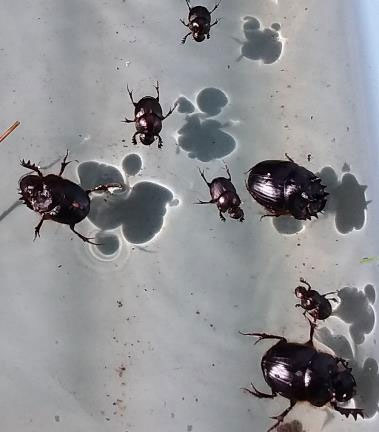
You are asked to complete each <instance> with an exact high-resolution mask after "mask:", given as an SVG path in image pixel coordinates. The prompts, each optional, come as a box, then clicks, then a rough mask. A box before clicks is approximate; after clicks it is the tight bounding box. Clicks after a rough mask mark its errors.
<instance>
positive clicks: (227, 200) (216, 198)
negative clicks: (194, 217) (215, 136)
mask: <svg viewBox="0 0 379 432" xmlns="http://www.w3.org/2000/svg"><path fill="white" fill-rule="evenodd" d="M225 169H226V172H227V173H228V178H225V177H217V178H215V179H213V180H212V182H211V183H209V182H208V180H207V179H206V178H205V175H204V171H201V170H200V169H199V171H200V175H201V177H202V178H203V179H204V181H205V183H206V184H207V185H208V187H209V192H210V194H211V198H212V199H211V200H210V201H200V200H199V201H198V202H197V203H196V204H217V208H218V210H219V214H220V219H221V220H222V221H223V222H225V217H224V215H223V213H225V212H228V215H229V216H230V217H231V218H233V219H239V220H240V221H241V222H243V220H244V213H243V210H242V209H241V207H240V205H241V200H240V197H239V196H238V195H237V191H236V188H235V187H234V185H233V183H232V177H231V175H230V171H229V168H228V167H227V165H225Z"/></svg>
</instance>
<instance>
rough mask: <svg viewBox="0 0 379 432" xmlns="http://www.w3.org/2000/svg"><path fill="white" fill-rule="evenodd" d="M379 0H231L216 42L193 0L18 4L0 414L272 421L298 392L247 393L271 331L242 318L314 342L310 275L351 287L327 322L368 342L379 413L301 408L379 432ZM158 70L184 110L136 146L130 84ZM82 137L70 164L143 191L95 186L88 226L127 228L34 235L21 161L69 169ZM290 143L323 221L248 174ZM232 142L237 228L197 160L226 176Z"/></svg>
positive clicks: (5, 422)
mask: <svg viewBox="0 0 379 432" xmlns="http://www.w3.org/2000/svg"><path fill="white" fill-rule="evenodd" d="M375 3H376V2H370V1H364V0H361V1H359V2H357V1H356V0H345V1H342V0H341V1H337V0H335V1H328V0H321V1H320V0H301V1H300V0H297V1H293V0H278V1H277V2H274V1H270V0H255V1H250V0H238V1H235V0H233V1H232V0H223V2H222V3H221V5H220V7H219V8H218V9H217V10H216V11H215V12H214V17H215V18H216V17H222V20H221V21H220V22H219V24H217V25H216V26H214V27H212V31H211V38H210V39H209V40H208V41H204V42H203V43H201V44H199V43H196V42H194V41H193V40H192V39H191V38H188V40H187V43H186V44H185V45H184V46H182V45H181V44H180V41H181V39H182V37H183V36H184V35H185V33H186V28H185V27H184V26H183V25H182V24H181V23H180V22H179V18H186V16H187V14H188V10H187V7H186V4H185V2H184V0H183V1H181V0H165V1H164V2H162V1H153V0H138V1H137V0H134V1H132V0H124V1H121V0H117V1H99V0H80V1H79V0H77V1H74V0H64V1H48V0H45V1H41V0H33V1H31V0H23V1H21V0H9V1H6V2H4V4H3V5H2V7H1V13H0V29H1V40H0V59H1V67H0V89H1V91H0V94H1V114H0V129H1V130H4V129H6V128H7V127H8V126H9V125H10V124H11V123H13V122H14V121H15V120H20V121H21V126H19V127H18V128H17V129H16V130H15V131H14V132H13V134H12V135H10V136H9V137H8V138H7V139H6V140H5V141H4V142H3V143H2V144H1V145H0V146H1V147H0V149H1V154H2V157H1V162H0V163H1V186H0V190H1V209H0V213H1V214H0V222H1V223H0V242H1V245H2V251H1V258H0V263H1V275H2V277H1V291H0V292H1V301H0V340H1V341H2V348H1V354H0V365H1V368H0V388H1V392H0V407H1V409H0V413H1V421H0V424H1V430H2V432H15V431H17V432H32V431H36V432H37V431H38V432H40V431H64V432H88V431H89V430H91V431H93V432H100V431H101V432H104V431H112V432H116V431H119V432H147V431H159V432H163V431H165V432H179V431H183V432H191V431H192V432H230V431H231V430H235V431H239V432H251V431H257V432H258V431H264V430H267V429H268V428H269V427H270V426H271V424H272V421H271V420H270V419H269V417H270V416H273V415H276V414H278V413H279V412H281V411H282V410H283V409H284V408H285V407H286V406H287V404H288V401H286V400H285V399H283V398H277V399H276V400H274V401H266V400H263V401H262V400H256V399H254V398H252V397H250V396H249V395H247V394H246V393H244V392H243V391H241V387H244V386H248V385H249V383H250V382H251V381H252V382H254V384H255V385H256V386H257V387H259V388H260V389H261V390H262V391H266V390H267V386H266V384H265V383H264V380H263V377H262V374H261V370H260V358H261V356H262V355H263V353H264V352H265V350H266V349H268V347H269V346H270V344H269V342H265V343H261V344H259V345H256V346H254V345H253V343H252V341H251V340H250V339H249V338H247V337H243V336H241V335H239V334H238V331H239V330H245V331H247V330H255V331H266V332H270V333H274V334H283V335H285V336H286V337H288V338H289V339H291V340H298V341H305V340H306V339H307V337H308V327H307V325H306V321H305V320H304V319H303V317H302V315H301V313H300V311H299V310H296V309H295V308H294V303H295V297H294V295H293V290H294V288H295V287H296V285H297V284H298V280H299V277H300V276H303V277H304V278H305V279H307V280H308V281H309V282H310V283H311V284H312V286H313V287H314V288H315V289H318V290H319V291H320V292H328V291H334V290H336V289H342V288H344V287H348V288H347V289H345V290H344V291H342V293H341V295H342V296H344V297H342V300H341V306H340V307H339V308H340V309H339V313H338V315H339V316H336V317H332V318H330V319H329V320H328V321H327V322H326V323H325V325H326V329H321V330H320V331H319V332H318V333H317V338H318V339H319V340H322V341H323V342H325V343H326V345H328V346H329V347H330V348H332V349H335V350H336V352H337V353H338V354H340V355H345V356H347V357H348V356H350V357H351V356H353V357H354V359H355V360H354V361H353V365H354V373H355V375H356V378H357V381H358V393H359V396H358V397H357V399H356V406H359V407H363V408H365V409H366V411H367V413H368V414H369V417H370V418H369V419H366V420H364V421H363V420H359V421H358V422H354V420H353V419H352V418H350V419H345V418H343V417H341V416H340V415H338V414H337V413H333V412H332V411H331V410H330V409H329V408H325V409H316V408H311V407H309V406H308V405H306V404H303V405H301V404H299V405H298V406H297V407H296V408H295V409H294V410H293V412H292V413H291V414H290V415H289V416H288V421H292V420H295V419H296V420H299V421H300V422H301V423H302V426H303V428H304V431H307V432H308V431H312V432H318V431H320V430H321V429H322V430H323V431H325V432H329V431H333V432H334V431H348V432H350V431H359V430H362V428H364V429H365V431H367V432H369V431H377V430H378V423H377V418H376V412H377V410H378V400H379V375H378V366H377V360H375V359H377V358H378V349H377V346H376V339H375V335H374V328H375V312H374V311H375V310H376V309H377V303H375V293H376V287H377V279H378V258H377V256H378V255H379V246H378V220H379V207H378V200H377V199H376V198H377V185H378V182H379V178H378V177H379V176H378V172H379V171H378V167H379V164H378V145H377V144H378V133H377V118H378V115H377V113H378V111H377V102H378V92H377V91H378V78H377V77H378V71H379V67H378V66H379V63H378V60H377V53H376V47H377V42H378V35H377V29H376V27H375V26H376V24H377V17H378V14H377V13H378V11H377V5H376V4H375ZM205 5H206V6H209V8H211V7H213V2H212V1H209V2H208V1H207V2H206V3H205ZM246 17H250V18H246ZM256 20H258V21H259V23H258V22H257V21H256ZM258 24H259V25H260V27H259V28H258ZM272 24H279V25H280V29H279V26H278V25H275V26H274V29H271V30H267V29H268V28H269V27H270V26H271V25H272ZM244 26H245V27H244ZM244 29H245V31H244ZM263 29H266V30H265V32H263V33H262V30H263ZM275 29H276V30H275ZM278 29H279V38H276V37H275V34H274V32H275V31H277V30H278ZM257 40H259V41H260V42H259V43H257V42H256V41H257ZM241 49H242V53H243V55H242V56H241ZM255 58H260V59H261V60H254V59H255ZM264 62H266V63H264ZM156 80H159V82H160V86H161V104H162V107H163V111H164V113H166V112H167V111H168V109H169V107H170V106H172V104H173V103H174V101H175V100H177V99H178V98H181V99H180V106H179V109H178V110H177V111H175V113H174V114H173V115H172V116H170V117H169V118H167V119H166V120H165V121H164V123H163V131H162V138H163V145H164V147H163V149H162V150H158V149H157V147H156V145H152V146H151V147H150V148H149V147H144V146H142V145H141V144H138V146H136V147H134V146H133V145H132V144H131V136H132V134H133V133H134V125H133V124H128V125H125V124H124V123H121V120H122V119H123V118H124V117H125V115H126V116H128V117H131V116H132V115H133V107H132V105H131V103H130V101H129V98H128V95H127V92H126V84H127V83H128V84H129V86H130V87H131V88H133V89H134V95H135V98H136V99H138V98H140V97H142V96H145V95H147V94H154V93H153V92H154V88H153V85H154V83H155V81H156ZM192 110H194V111H193V112H192V113H191V112H190V111H192ZM201 110H202V111H201ZM66 149H69V150H70V152H71V154H70V157H71V159H73V160H78V161H79V164H78V163H76V162H74V163H72V164H71V165H69V166H68V167H67V170H66V173H65V175H66V177H67V178H70V179H73V180H75V181H78V182H79V175H80V177H81V181H82V184H84V183H86V184H89V183H91V181H96V180H98V179H100V178H101V179H103V178H106V179H108V178H109V176H110V177H111V178H116V179H117V178H121V179H124V180H125V181H126V182H127V184H128V185H129V189H128V193H129V194H132V193H133V191H134V195H133V196H132V197H131V196H130V195H127V196H128V197H129V198H127V199H125V197H120V196H116V197H110V198H109V197H106V196H96V198H95V199H94V201H95V204H94V205H93V212H92V213H91V220H92V221H94V222H96V225H94V224H93V223H91V220H88V219H87V220H86V221H84V222H83V223H81V224H80V225H78V226H77V229H78V230H79V231H80V232H81V233H83V234H96V233H98V232H99V231H101V229H109V228H112V231H108V232H107V233H100V234H99V235H100V237H101V238H103V240H104V241H105V246H104V248H103V249H102V251H103V253H102V252H101V250H99V249H98V248H96V247H92V246H90V247H89V246H88V245H86V244H84V243H82V242H81V241H80V239H78V238H77V237H75V236H74V235H73V234H72V233H71V232H70V230H69V229H68V227H67V226H63V225H58V224H55V223H52V222H47V223H45V224H44V226H43V228H42V230H41V238H40V239H37V240H36V241H35V242H33V228H34V226H35V225H36V224H37V223H38V217H37V215H35V214H33V213H32V212H31V211H30V210H29V209H27V208H26V207H25V206H15V205H14V203H15V201H16V200H17V197H18V196H17V182H18V179H19V177H20V176H21V175H23V174H24V173H25V170H24V169H23V168H22V167H20V165H19V159H22V158H24V159H31V160H32V161H35V162H36V163H40V165H41V166H46V165H51V163H53V162H54V161H55V162H56V163H55V164H54V165H53V166H51V167H50V168H49V170H50V171H52V172H56V171H58V169H59V163H58V162H57V161H58V159H59V158H61V157H63V155H64V154H65V152H66ZM285 152H288V153H289V154H290V156H291V157H292V158H294V159H295V160H296V161H297V162H298V163H299V164H301V165H304V166H305V167H307V168H308V169H310V170H312V171H314V172H321V174H322V176H323V178H324V179H325V181H326V183H327V184H328V187H329V190H330V191H331V193H332V194H331V199H330V204H329V206H328V208H327V210H326V212H325V215H324V216H320V218H319V220H313V221H312V222H307V223H305V224H296V223H295V224H294V223H293V221H286V220H284V221H283V219H281V220H276V221H272V220H271V219H270V218H265V219H263V220H262V221H260V216H261V215H262V214H263V209H262V208H260V207H259V206H258V204H256V203H255V202H253V201H252V200H251V197H250V195H249V194H248V192H247V191H246V189H245V185H244V179H245V177H246V176H245V175H244V174H243V173H244V172H246V171H247V170H248V169H249V168H250V167H251V166H253V165H255V164H256V163H257V162H259V161H261V160H264V159H282V158H283V157H284V153H285ZM130 154H137V155H138V156H139V157H140V158H141V159H142V167H141V169H139V168H140V167H139V166H138V164H139V158H138V157H137V156H132V157H131V158H129V159H126V161H125V157H126V156H128V155H130ZM308 154H310V155H311V157H310V161H308V159H307V156H308ZM189 156H191V157H189ZM222 159H223V160H225V162H226V163H227V164H228V166H229V168H230V170H231V173H232V178H233V182H234V184H235V186H236V188H237V190H238V191H239V193H240V196H241V198H242V199H243V201H244V204H243V208H244V210H245V215H246V221H245V222H244V223H242V224H241V223H239V222H237V221H233V220H227V221H226V222H225V223H222V222H221V221H220V220H219V218H218V214H217V210H216V208H215V207H214V206H195V205H194V202H196V201H197V200H198V199H202V200H207V199H209V198H208V196H209V193H208V190H207V188H206V185H205V184H204V182H203V181H202V179H201V177H200V175H199V173H198V167H201V168H203V169H205V170H206V175H207V177H209V178H213V177H216V176H219V175H223V172H224V171H223V164H222ZM99 164H107V165H111V166H113V167H114V168H113V169H112V168H111V167H109V166H104V165H103V166H101V165H99ZM125 167H126V171H127V173H129V174H130V173H132V174H133V175H126V174H127V173H125V170H124V168H125ZM91 176H92V177H91ZM102 176H103V177H102ZM104 176H105V177H104ZM107 176H108V177H107ZM140 182H145V183H144V184H142V185H139V183H140ZM146 182H149V183H146ZM135 185H137V186H135ZM138 185H139V186H138ZM365 185H367V188H365V187H364V186H365ZM133 187H134V189H133ZM130 188H131V189H130ZM104 198H106V199H107V202H104ZM128 200H129V201H128ZM368 201H370V203H369V204H367V211H366V209H365V208H366V202H368ZM12 206H13V207H12ZM165 209H166V212H165ZM289 232H291V233H293V234H286V233H289ZM104 252H105V254H104ZM106 254H108V255H106ZM365 257H368V258H371V259H370V260H365V261H361V259H362V258H365ZM367 285H372V287H370V286H369V287H368V288H367V287H366V286H367ZM365 287H366V288H365ZM337 312H338V310H337ZM331 335H334V336H335V337H332V336H331ZM338 335H342V336H343V337H345V339H343V338H342V339H341V338H337V336H338Z"/></svg>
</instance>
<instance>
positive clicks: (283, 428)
mask: <svg viewBox="0 0 379 432" xmlns="http://www.w3.org/2000/svg"><path fill="white" fill-rule="evenodd" d="M276 430H277V432H305V431H304V429H303V425H302V424H301V423H300V422H299V421H298V420H293V421H292V422H290V423H283V424H281V425H280V426H278V427H277V429H276Z"/></svg>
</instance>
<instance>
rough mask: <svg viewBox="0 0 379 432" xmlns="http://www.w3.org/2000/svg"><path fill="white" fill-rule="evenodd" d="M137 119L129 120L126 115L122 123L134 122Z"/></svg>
mask: <svg viewBox="0 0 379 432" xmlns="http://www.w3.org/2000/svg"><path fill="white" fill-rule="evenodd" d="M134 122H135V120H129V119H128V118H126V117H125V120H121V123H134Z"/></svg>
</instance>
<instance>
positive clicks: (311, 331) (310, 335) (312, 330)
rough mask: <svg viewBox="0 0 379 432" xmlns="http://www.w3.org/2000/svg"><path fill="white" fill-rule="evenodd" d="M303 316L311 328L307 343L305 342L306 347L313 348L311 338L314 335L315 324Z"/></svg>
mask: <svg viewBox="0 0 379 432" xmlns="http://www.w3.org/2000/svg"><path fill="white" fill-rule="evenodd" d="M304 316H305V317H306V318H307V320H308V322H309V325H310V326H311V329H310V332H309V341H308V342H306V345H311V346H313V336H314V333H315V328H316V324H315V323H313V322H312V321H311V320H310V319H309V318H308V317H307V316H306V315H304Z"/></svg>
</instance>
